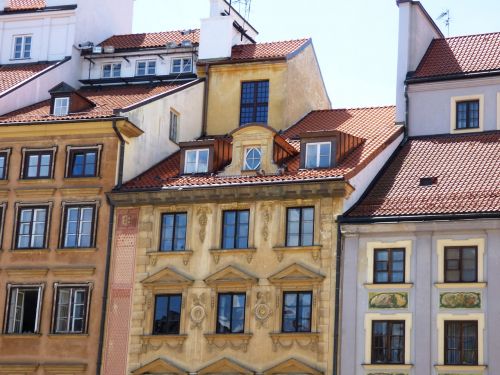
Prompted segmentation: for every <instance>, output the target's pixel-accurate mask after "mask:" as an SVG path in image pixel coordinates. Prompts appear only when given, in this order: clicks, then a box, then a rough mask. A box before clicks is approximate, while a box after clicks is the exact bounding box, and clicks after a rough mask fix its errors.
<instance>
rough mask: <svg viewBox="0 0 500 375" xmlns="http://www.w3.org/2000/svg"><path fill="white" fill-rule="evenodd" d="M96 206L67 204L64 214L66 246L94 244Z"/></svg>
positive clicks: (80, 246)
mask: <svg viewBox="0 0 500 375" xmlns="http://www.w3.org/2000/svg"><path fill="white" fill-rule="evenodd" d="M94 210H95V207H94V206H67V207H66V208H65V215H64V236H63V238H64V242H63V247H65V248H86V247H92V246H93V244H94V216H95V215H94Z"/></svg>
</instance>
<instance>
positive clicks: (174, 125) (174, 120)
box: [168, 111, 179, 143]
mask: <svg viewBox="0 0 500 375" xmlns="http://www.w3.org/2000/svg"><path fill="white" fill-rule="evenodd" d="M178 130H179V115H178V114H177V113H175V112H173V111H170V133H169V137H168V138H169V139H170V140H171V141H172V142H174V143H177V140H178V138H177V133H178Z"/></svg>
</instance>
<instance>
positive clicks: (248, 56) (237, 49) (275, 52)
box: [230, 39, 311, 63]
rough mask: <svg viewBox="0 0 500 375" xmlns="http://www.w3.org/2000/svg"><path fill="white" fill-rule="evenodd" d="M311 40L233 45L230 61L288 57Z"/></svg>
mask: <svg viewBox="0 0 500 375" xmlns="http://www.w3.org/2000/svg"><path fill="white" fill-rule="evenodd" d="M310 42H311V39H297V40H286V41H281V42H270V43H257V44H240V45H236V46H234V47H233V49H232V52H231V59H230V62H233V63H234V62H245V61H253V60H269V59H279V58H286V57H288V56H290V55H291V54H293V53H295V52H297V51H299V50H300V49H301V48H302V47H304V46H305V45H306V44H308V43H310Z"/></svg>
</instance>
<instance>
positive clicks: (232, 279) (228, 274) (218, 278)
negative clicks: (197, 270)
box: [205, 266, 257, 285]
mask: <svg viewBox="0 0 500 375" xmlns="http://www.w3.org/2000/svg"><path fill="white" fill-rule="evenodd" d="M256 282H257V278H256V277H254V276H252V275H250V274H248V273H246V272H245V271H242V270H240V269H239V268H236V267H235V266H227V267H226V268H223V269H222V270H220V271H217V272H215V273H214V274H212V275H211V276H209V277H207V278H206V279H205V283H207V284H208V285H225V284H245V285H251V284H255V283H256Z"/></svg>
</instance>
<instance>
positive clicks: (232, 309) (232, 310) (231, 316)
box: [217, 293, 246, 333]
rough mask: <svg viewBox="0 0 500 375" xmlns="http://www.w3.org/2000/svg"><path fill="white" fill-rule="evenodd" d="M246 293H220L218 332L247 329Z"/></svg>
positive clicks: (239, 331)
mask: <svg viewBox="0 0 500 375" xmlns="http://www.w3.org/2000/svg"><path fill="white" fill-rule="evenodd" d="M245 300H246V295H245V293H224V294H219V303H218V307H217V308H218V310H217V333H243V332H244V331H245Z"/></svg>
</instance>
